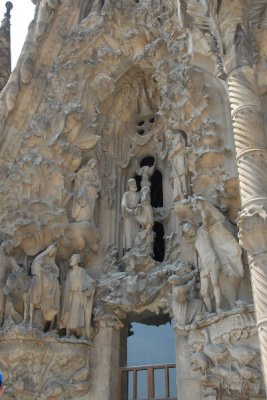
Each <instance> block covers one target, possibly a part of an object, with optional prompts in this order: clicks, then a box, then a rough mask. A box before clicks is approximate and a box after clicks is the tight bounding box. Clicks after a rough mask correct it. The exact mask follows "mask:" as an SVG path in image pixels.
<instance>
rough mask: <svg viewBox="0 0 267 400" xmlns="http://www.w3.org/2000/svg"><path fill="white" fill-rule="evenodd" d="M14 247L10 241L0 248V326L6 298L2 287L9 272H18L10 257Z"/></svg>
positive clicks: (17, 267)
mask: <svg viewBox="0 0 267 400" xmlns="http://www.w3.org/2000/svg"><path fill="white" fill-rule="evenodd" d="M13 250H14V245H13V242H12V241H11V240H5V241H4V242H2V243H1V246H0V264H1V267H0V326H1V325H2V324H3V322H4V313H5V303H6V297H5V293H4V287H5V284H6V281H7V277H8V274H9V273H10V272H15V271H18V270H19V269H20V268H19V266H18V264H17V262H16V260H15V258H14V257H12V256H11V254H12V252H13Z"/></svg>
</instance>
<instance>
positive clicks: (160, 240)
mask: <svg viewBox="0 0 267 400" xmlns="http://www.w3.org/2000/svg"><path fill="white" fill-rule="evenodd" d="M153 231H154V232H155V239H154V260H156V261H159V262H162V261H163V260H164V257H165V241H164V228H163V225H162V224H161V223H160V222H155V223H154V226H153Z"/></svg>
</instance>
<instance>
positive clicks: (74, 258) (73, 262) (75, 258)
mask: <svg viewBox="0 0 267 400" xmlns="http://www.w3.org/2000/svg"><path fill="white" fill-rule="evenodd" d="M80 262H81V256H80V254H73V255H72V256H71V259H70V266H71V267H74V266H78V265H79V264H80Z"/></svg>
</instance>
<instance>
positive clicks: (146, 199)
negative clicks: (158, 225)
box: [135, 186, 154, 255]
mask: <svg viewBox="0 0 267 400" xmlns="http://www.w3.org/2000/svg"><path fill="white" fill-rule="evenodd" d="M135 219H136V221H137V222H138V224H139V225H140V228H139V229H138V233H137V236H136V240H135V248H137V249H138V250H139V251H140V252H141V253H143V254H148V255H153V242H154V232H153V225H154V217H153V209H152V206H151V199H150V188H149V187H148V186H144V187H142V189H141V199H140V204H138V206H137V207H136V210H135Z"/></svg>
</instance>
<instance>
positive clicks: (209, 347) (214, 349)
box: [202, 329, 228, 366]
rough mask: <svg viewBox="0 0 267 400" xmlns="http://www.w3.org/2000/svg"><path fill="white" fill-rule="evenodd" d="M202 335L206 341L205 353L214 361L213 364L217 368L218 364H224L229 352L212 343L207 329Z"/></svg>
mask: <svg viewBox="0 0 267 400" xmlns="http://www.w3.org/2000/svg"><path fill="white" fill-rule="evenodd" d="M202 333H203V335H204V336H205V339H206V341H205V344H204V347H203V352H204V354H206V356H208V357H209V358H210V359H211V360H212V362H213V363H214V364H215V365H216V366H218V364H220V363H222V362H223V361H224V360H225V358H226V356H227V354H228V352H227V350H226V349H225V348H223V347H221V346H219V345H217V344H213V343H211V342H210V336H209V332H208V330H207V329H203V331H202Z"/></svg>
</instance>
